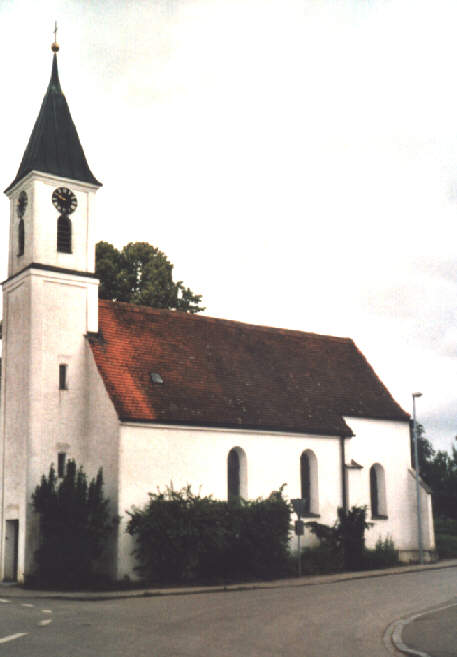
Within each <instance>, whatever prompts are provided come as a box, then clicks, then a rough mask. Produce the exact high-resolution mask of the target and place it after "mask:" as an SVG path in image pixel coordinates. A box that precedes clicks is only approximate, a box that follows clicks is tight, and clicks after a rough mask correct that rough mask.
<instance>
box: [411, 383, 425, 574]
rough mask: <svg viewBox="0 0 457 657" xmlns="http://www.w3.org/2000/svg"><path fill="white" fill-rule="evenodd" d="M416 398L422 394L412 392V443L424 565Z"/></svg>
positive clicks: (418, 525)
mask: <svg viewBox="0 0 457 657" xmlns="http://www.w3.org/2000/svg"><path fill="white" fill-rule="evenodd" d="M417 397H422V393H421V392H413V441H414V465H415V466H416V504H417V544H418V547H419V563H424V551H423V548H422V517H421V498H420V484H419V454H418V449H417V422H416V399H417Z"/></svg>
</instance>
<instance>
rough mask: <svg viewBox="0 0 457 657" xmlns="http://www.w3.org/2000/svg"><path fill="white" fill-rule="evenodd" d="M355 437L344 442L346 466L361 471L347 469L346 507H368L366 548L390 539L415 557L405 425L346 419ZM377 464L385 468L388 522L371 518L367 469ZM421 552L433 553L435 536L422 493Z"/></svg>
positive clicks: (414, 521)
mask: <svg viewBox="0 0 457 657" xmlns="http://www.w3.org/2000/svg"><path fill="white" fill-rule="evenodd" d="M345 419H346V422H347V423H348V425H349V426H350V427H351V429H352V430H353V431H354V434H355V436H354V437H353V438H351V439H350V440H348V441H346V463H350V462H351V459H353V460H354V461H356V462H357V463H358V464H360V465H361V466H363V467H362V469H350V470H348V472H347V476H348V497H349V499H348V503H349V506H352V505H353V504H357V505H360V506H363V505H367V506H368V514H367V518H368V520H369V521H370V522H373V523H374V527H373V528H372V529H370V530H369V531H367V533H366V544H367V546H368V547H374V545H375V544H376V541H377V540H378V538H381V539H385V538H386V537H388V536H390V537H391V538H392V539H393V541H394V543H395V546H396V548H397V549H398V550H400V551H403V552H404V553H405V555H406V553H408V555H410V556H411V558H412V557H413V556H414V555H413V554H412V553H414V551H417V546H418V540H417V514H416V506H415V504H416V502H415V499H416V498H415V488H414V480H413V479H412V477H411V474H410V466H411V455H410V433H409V425H408V423H407V422H394V421H387V420H386V421H383V420H368V419H359V418H357V419H356V418H345ZM375 463H379V464H380V465H382V467H383V468H384V473H385V484H386V503H387V516H388V517H387V519H385V520H384V519H373V518H372V517H371V500H370V467H371V466H372V465H373V464H375ZM423 497H424V503H423V505H422V509H423V513H422V517H423V527H424V530H423V537H424V549H427V550H433V549H434V547H435V545H434V534H433V520H432V518H431V513H430V512H429V508H431V502H430V499H429V498H430V496H429V495H428V494H427V493H426V492H425V490H424V491H423Z"/></svg>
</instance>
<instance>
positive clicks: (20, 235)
mask: <svg viewBox="0 0 457 657" xmlns="http://www.w3.org/2000/svg"><path fill="white" fill-rule="evenodd" d="M17 254H18V255H20V256H21V255H24V220H23V219H22V217H21V218H20V219H19V226H18V227H17Z"/></svg>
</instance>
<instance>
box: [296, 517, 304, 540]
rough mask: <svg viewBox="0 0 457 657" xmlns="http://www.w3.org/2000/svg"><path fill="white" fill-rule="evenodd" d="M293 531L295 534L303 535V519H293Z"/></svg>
mask: <svg viewBox="0 0 457 657" xmlns="http://www.w3.org/2000/svg"><path fill="white" fill-rule="evenodd" d="M295 533H296V535H297V536H303V534H304V533H305V523H304V522H303V520H296V521H295Z"/></svg>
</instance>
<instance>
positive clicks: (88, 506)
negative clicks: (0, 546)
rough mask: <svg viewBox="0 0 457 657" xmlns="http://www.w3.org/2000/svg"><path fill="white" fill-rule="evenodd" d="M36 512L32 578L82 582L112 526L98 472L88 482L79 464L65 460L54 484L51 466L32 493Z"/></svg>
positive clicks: (71, 583)
mask: <svg viewBox="0 0 457 657" xmlns="http://www.w3.org/2000/svg"><path fill="white" fill-rule="evenodd" d="M32 501H33V508H34V510H35V511H36V512H37V513H39V514H40V547H39V549H38V550H37V552H36V555H35V557H36V562H37V567H38V579H39V581H40V582H42V583H44V584H48V585H52V586H58V587H75V586H86V585H87V584H89V583H90V582H91V581H92V578H93V576H94V568H95V566H96V562H97V560H98V559H100V557H101V556H102V554H103V551H104V548H105V547H106V544H107V539H108V537H109V535H110V533H111V532H112V530H113V529H114V527H115V525H116V522H117V520H116V518H112V517H111V516H110V514H109V511H108V505H109V501H108V500H106V499H104V495H103V472H102V469H100V470H99V471H98V474H97V476H96V477H95V478H94V479H92V481H91V482H90V483H89V484H88V483H87V477H86V474H85V473H84V470H83V468H82V467H80V468H77V467H76V463H75V461H73V460H70V461H68V463H67V467H66V473H65V476H64V478H63V479H62V480H61V481H60V482H59V481H58V479H57V477H56V472H55V470H54V467H53V466H52V465H51V467H50V470H49V476H48V477H46V476H45V475H43V477H42V478H41V483H40V485H39V486H37V487H36V488H35V491H34V493H33V495H32Z"/></svg>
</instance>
